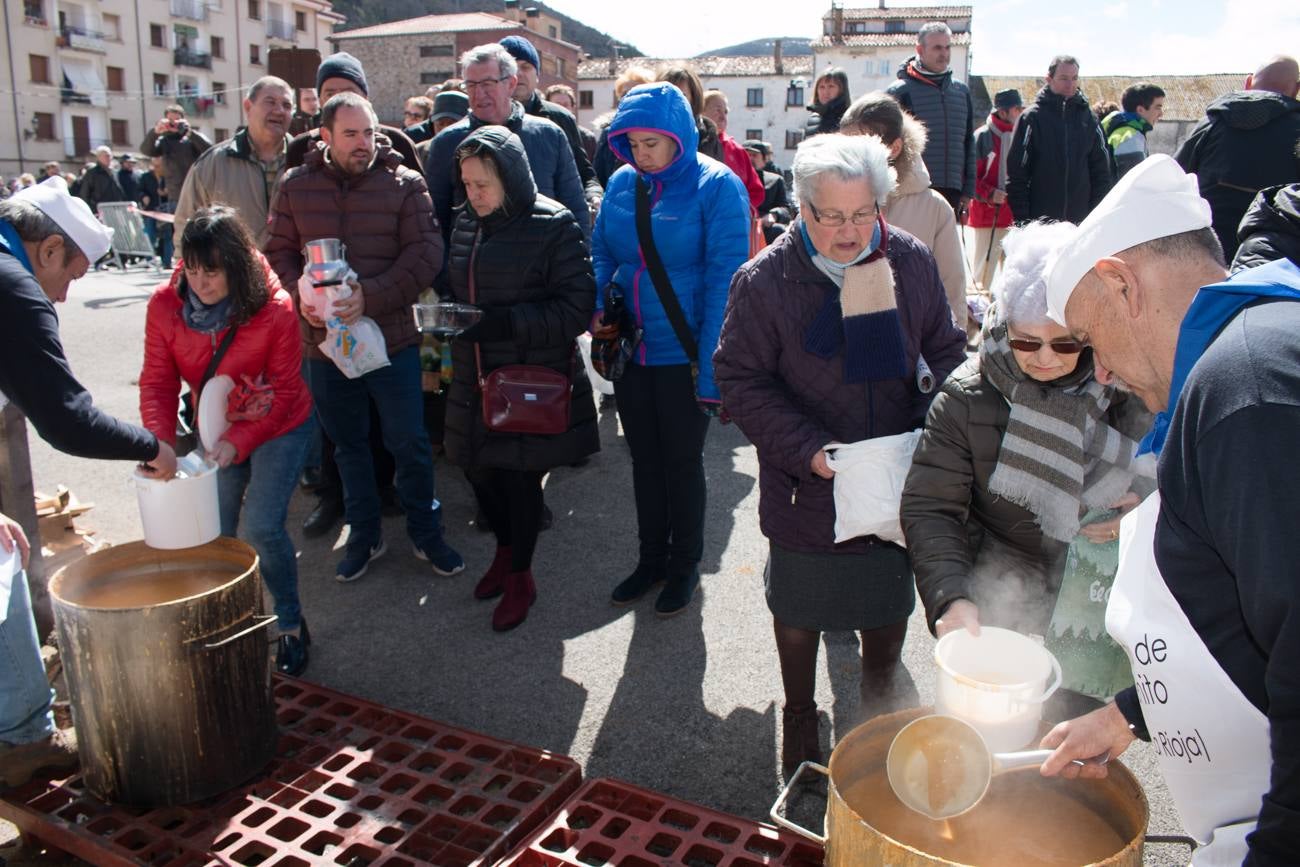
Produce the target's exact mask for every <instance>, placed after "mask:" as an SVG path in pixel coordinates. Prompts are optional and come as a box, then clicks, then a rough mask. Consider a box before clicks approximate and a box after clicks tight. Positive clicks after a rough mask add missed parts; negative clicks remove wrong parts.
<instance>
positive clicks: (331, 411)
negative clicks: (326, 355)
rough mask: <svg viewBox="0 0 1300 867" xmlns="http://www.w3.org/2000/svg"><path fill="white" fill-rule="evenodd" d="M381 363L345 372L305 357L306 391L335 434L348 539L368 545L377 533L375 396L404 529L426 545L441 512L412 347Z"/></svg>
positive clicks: (438, 533)
mask: <svg viewBox="0 0 1300 867" xmlns="http://www.w3.org/2000/svg"><path fill="white" fill-rule="evenodd" d="M389 361H390V362H391V363H390V364H389V365H388V367H382V368H380V369H379V370H374V371H371V372H370V373H367V374H366V375H365V376H361V377H358V378H357V379H348V378H347V377H346V376H344V375H343V374H342V373H340V372H339V369H338V368H337V367H335V366H334V362H332V361H328V360H327V361H317V360H315V359H313V360H311V361H309V362H308V366H309V368H310V375H309V376H308V378H307V381H308V383H309V384H310V385H311V394H312V397H313V398H315V400H316V412H317V415H318V417H319V419H320V423H321V426H322V427H324V428H325V433H326V435H328V436H329V438H330V439H331V440H333V441H334V460H335V461H336V462H337V463H338V467H339V476H340V477H341V478H342V479H343V510H344V513H345V515H346V516H347V522H348V523H349V524H350V525H351V526H352V530H351V533H350V535H349V537H348V544H349V545H352V544H354V543H355V544H358V545H359V544H362V543H364V544H367V545H374V544H376V543H377V542H378V541H379V539H380V524H379V521H380V514H379V490H378V488H377V487H376V486H375V468H374V461H373V459H372V458H371V456H370V412H369V410H368V408H367V406H366V401H367V399H371V400H374V402H375V406H376V407H377V408H378V410H379V417H380V418H381V419H383V430H382V431H381V433H382V434H383V438H384V448H386V449H388V451H389V453H390V454H392V456H393V459H394V461H396V463H397V473H396V476H395V478H394V482H395V484H396V487H397V496H398V498H399V499H400V500H401V503H402V508H403V509H405V510H406V532H407V534H408V535H409V536H410V537H411V541H413V542H414V543H415V544H416V545H419V546H420V547H421V548H425V547H427V546H429V545H433V544H436V543H437V542H439V541H441V539H442V513H441V511H440V506H439V503H438V501H437V500H436V499H434V486H433V454H432V452H431V451H430V449H429V435H428V433H426V432H425V429H424V393H423V391H421V389H420V350H419V347H417V346H411V347H408V348H407V349H403V350H402V351H400V352H398V353H397V354H396V355H393V356H390V358H389Z"/></svg>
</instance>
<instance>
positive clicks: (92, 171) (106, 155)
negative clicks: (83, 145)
mask: <svg viewBox="0 0 1300 867" xmlns="http://www.w3.org/2000/svg"><path fill="white" fill-rule="evenodd" d="M112 165H113V151H112V150H111V149H109V147H108V145H100V146H99V147H97V148H95V164H94V165H93V166H91V167H90V168H88V169H87V170H86V173H85V174H84V175H82V177H81V186H80V187H78V188H77V195H78V196H80V197H81V199H82V200H83V201H84V202H85V203H86V204H87V205H89V206H90V212H91V213H92V214H93V213H95V212H96V209H97V208H98V207H99V204H100V202H125V201H127V198H126V196H125V194H123V192H122V186H121V184H119V183H118V182H117V178H116V177H115V176H114V174H113V169H112Z"/></svg>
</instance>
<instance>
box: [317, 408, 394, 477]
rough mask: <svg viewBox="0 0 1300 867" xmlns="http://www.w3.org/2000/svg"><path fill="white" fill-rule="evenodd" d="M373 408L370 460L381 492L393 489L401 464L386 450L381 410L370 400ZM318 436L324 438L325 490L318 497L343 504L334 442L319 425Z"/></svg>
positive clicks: (371, 415) (321, 459)
mask: <svg viewBox="0 0 1300 867" xmlns="http://www.w3.org/2000/svg"><path fill="white" fill-rule="evenodd" d="M367 403H369V405H370V459H371V460H372V461H373V462H374V465H375V485H376V486H377V487H378V488H379V489H380V490H382V489H384V488H391V487H392V486H393V477H394V476H395V475H396V474H397V462H396V461H395V460H393V456H392V455H391V454H389V453H388V449H386V448H384V434H383V428H382V427H381V425H382V424H383V422H381V421H380V419H379V410H378V409H376V408H375V402H374V401H373V400H372V401H367ZM317 433H318V434H319V435H320V445H321V448H320V476H321V487H320V489H319V491H317V496H319V497H320V498H321V499H331V498H332V499H336V500H338V501H339V502H342V501H343V479H342V478H341V477H340V476H339V465H338V464H337V463H336V462H335V461H334V441H333V440H332V439H330V438H329V434H327V433H325V428H324V427H321V426H318V427H317Z"/></svg>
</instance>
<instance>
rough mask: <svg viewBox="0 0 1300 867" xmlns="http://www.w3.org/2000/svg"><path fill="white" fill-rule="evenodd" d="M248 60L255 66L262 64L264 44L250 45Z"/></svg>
mask: <svg viewBox="0 0 1300 867" xmlns="http://www.w3.org/2000/svg"><path fill="white" fill-rule="evenodd" d="M248 62H249V63H251V64H252V65H253V66H261V65H262V46H260V45H250V46H248Z"/></svg>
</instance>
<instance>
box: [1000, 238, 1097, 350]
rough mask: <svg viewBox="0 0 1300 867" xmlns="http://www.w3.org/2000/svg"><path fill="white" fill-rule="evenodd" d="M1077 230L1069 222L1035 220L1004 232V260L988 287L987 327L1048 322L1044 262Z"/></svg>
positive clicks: (1045, 267)
mask: <svg viewBox="0 0 1300 867" xmlns="http://www.w3.org/2000/svg"><path fill="white" fill-rule="evenodd" d="M1078 231H1079V228H1078V227H1077V226H1075V225H1074V224H1073V223H1057V222H1050V221H1047V220H1039V221H1037V222H1033V223H1029V224H1028V225H1025V226H1022V227H1020V228H1018V229H1012V230H1011V231H1009V232H1007V235H1006V237H1005V238H1003V239H1002V252H1003V255H1004V256H1005V257H1006V258H1005V259H1004V260H1003V262H1002V270H1001V271H1000V272H999V273H998V276H997V279H996V280H994V281H993V286H992V287H991V294H992V295H993V302H994V303H993V309H992V311H991V314H992V317H993V319H992V322H990V323H989V324H990V325H1001V324H1002V323H1004V322H1010V323H1013V324H1016V325H1026V326H1036V325H1047V324H1050V323H1051V322H1052V318H1051V317H1050V316H1048V314H1047V280H1046V276H1047V274H1046V271H1047V262H1048V260H1049V259H1051V258H1052V254H1053V253H1055V252H1056V251H1057V250H1058V249H1060V248H1061V247H1062V246H1064V245H1065V244H1069V243H1070V242H1071V241H1072V240H1073V239H1074V237H1075V236H1076V235H1077V233H1078Z"/></svg>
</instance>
